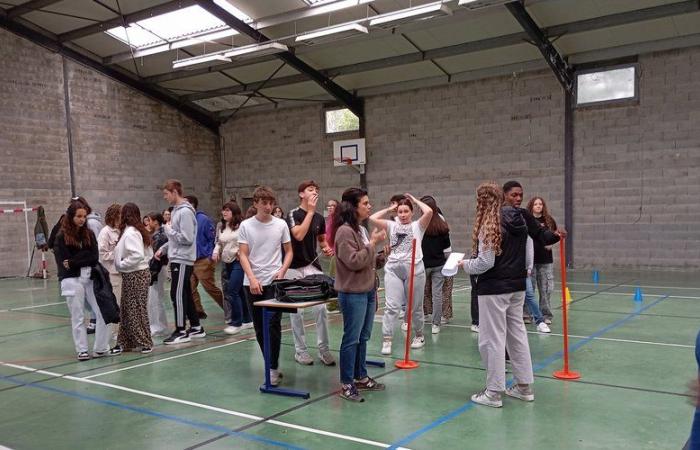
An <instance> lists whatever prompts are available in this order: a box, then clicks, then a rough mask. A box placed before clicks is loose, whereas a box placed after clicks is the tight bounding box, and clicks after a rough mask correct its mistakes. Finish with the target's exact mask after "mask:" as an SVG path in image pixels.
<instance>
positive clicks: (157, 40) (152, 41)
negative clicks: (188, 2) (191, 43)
mask: <svg viewBox="0 0 700 450" xmlns="http://www.w3.org/2000/svg"><path fill="white" fill-rule="evenodd" d="M217 3H219V4H220V6H221V7H222V8H224V9H226V10H227V11H228V12H229V13H230V14H232V15H234V16H235V17H237V18H239V19H241V20H243V21H244V22H252V20H253V19H251V18H250V17H249V16H248V15H246V14H245V13H243V12H242V11H240V10H239V9H238V8H236V7H234V6H233V5H231V4H230V3H228V2H226V1H225V0H219V1H217ZM223 30H230V29H229V27H228V26H227V25H226V24H225V23H224V22H222V21H221V20H219V19H218V18H216V17H214V16H213V15H211V14H209V13H208V12H207V11H206V10H204V9H203V8H201V7H199V6H197V5H193V6H189V7H187V8H182V9H178V10H177V11H172V12H169V13H166V14H161V15H159V16H156V17H150V18H148V19H144V20H141V21H138V22H135V23H132V24H129V26H128V28H126V29H125V28H124V27H116V28H112V29H110V30H107V32H106V33H107V34H109V35H110V36H112V37H114V38H116V39H119V40H120V41H122V42H124V43H126V44H129V45H131V46H132V47H134V48H137V49H141V48H144V47H150V46H152V45H157V44H164V43H166V42H173V41H178V40H182V39H187V38H191V37H195V36H200V35H206V34H209V33H215V32H220V31H223Z"/></svg>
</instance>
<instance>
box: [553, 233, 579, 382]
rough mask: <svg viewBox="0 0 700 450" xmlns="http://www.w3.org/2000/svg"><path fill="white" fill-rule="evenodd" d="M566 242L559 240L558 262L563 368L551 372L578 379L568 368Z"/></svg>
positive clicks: (562, 378)
mask: <svg viewBox="0 0 700 450" xmlns="http://www.w3.org/2000/svg"><path fill="white" fill-rule="evenodd" d="M565 244H566V243H565V242H564V239H562V240H561V241H560V242H559V264H560V265H561V311H562V316H561V317H562V329H563V331H562V334H563V335H564V369H563V370H557V371H555V372H554V373H553V375H554V378H559V379H560V380H578V379H579V378H581V374H580V373H578V372H576V371H572V370H569V316H568V310H569V305H568V304H567V302H566V248H565V247H566V245H565Z"/></svg>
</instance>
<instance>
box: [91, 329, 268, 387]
mask: <svg viewBox="0 0 700 450" xmlns="http://www.w3.org/2000/svg"><path fill="white" fill-rule="evenodd" d="M254 340H255V337H250V338H247V339H242V340H240V341H234V342H227V343H226V344H221V345H215V346H213V347H207V348H203V349H201V350H195V351H193V352H187V353H181V354H179V355H175V356H168V357H167V358H160V359H155V360H153V361H148V362H145V363H141V364H134V365H133V366H129V367H122V368H121V369H115V370H110V371H109V372H100V373H96V374H95V375H90V376H87V377H82V379H83V380H89V379H92V378H97V377H101V376H104V375H111V374H113V373H117V372H123V371H125V370H131V369H136V368H138V367H144V366H150V365H153V364H158V363H161V362H165V361H170V360H173V359H178V358H183V357H185V356H190V355H196V354H197V353H204V352H208V351H210V350H216V349H219V348H224V347H230V346H232V345H236V344H240V343H243V342H250V341H254Z"/></svg>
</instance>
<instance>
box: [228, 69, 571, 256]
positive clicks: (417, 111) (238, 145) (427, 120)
mask: <svg viewBox="0 0 700 450" xmlns="http://www.w3.org/2000/svg"><path fill="white" fill-rule="evenodd" d="M562 103H563V97H562V96H561V94H560V93H559V91H558V90H557V84H556V81H555V80H554V79H553V78H552V77H551V76H549V74H547V73H535V74H528V75H526V76H524V77H519V78H517V79H511V78H499V79H491V80H483V81H479V82H474V83H462V84H455V85H452V86H442V87H436V88H431V89H424V90H418V91H409V92H404V93H399V94H392V95H386V96H377V97H371V98H368V99H367V100H366V106H365V108H366V112H367V121H366V122H367V129H366V139H367V158H368V165H367V183H368V187H369V190H370V199H371V200H372V203H373V205H374V207H375V208H377V209H378V208H382V207H384V206H385V205H386V204H388V200H389V198H390V197H391V196H392V195H393V194H396V193H403V192H411V193H412V194H414V195H416V196H421V195H425V194H431V195H433V196H435V198H436V199H437V201H438V204H439V206H440V208H441V209H442V210H443V212H444V213H445V215H446V217H447V218H448V221H449V223H450V224H451V227H452V230H453V231H452V236H453V241H454V245H453V247H454V248H456V249H464V248H466V247H467V246H469V245H471V244H470V243H469V242H468V240H469V236H470V235H471V231H469V230H468V229H469V227H471V225H472V223H471V220H472V215H473V210H474V192H475V190H476V187H477V186H478V185H479V183H480V182H482V181H485V180H496V181H498V182H500V183H502V182H504V181H507V180H508V179H511V178H517V179H518V180H520V181H521V182H522V183H523V184H524V186H525V188H526V195H535V194H539V195H543V196H544V197H545V198H547V199H548V200H549V201H550V203H551V206H552V209H553V210H554V212H555V214H557V215H558V216H559V217H563V212H562V204H563V203H562V202H563V176H562V175H561V169H560V168H561V167H563V147H562V145H561V142H563V131H562V130H563V122H562V121H563V116H562V115H561V114H560V110H561V106H560V105H561V104H562ZM222 134H223V135H224V136H225V138H226V141H227V144H226V167H227V176H226V185H227V191H228V192H229V193H230V194H234V193H236V194H238V195H243V196H244V195H245V193H250V192H252V189H253V187H254V185H255V184H270V185H271V186H272V187H274V188H275V189H276V190H277V191H278V192H279V193H280V195H279V197H280V204H281V206H282V207H283V209H285V211H288V210H289V208H290V207H291V206H294V205H296V202H297V201H296V186H297V184H298V183H299V181H300V180H302V179H305V178H314V179H316V180H318V181H319V182H320V183H321V185H322V187H323V197H324V198H323V200H324V201H325V199H327V198H329V197H340V194H341V193H342V191H343V190H344V189H345V188H347V187H349V186H357V185H359V175H358V174H357V172H353V171H352V169H350V168H345V167H342V168H334V167H333V166H332V149H333V141H334V140H338V139H346V138H348V137H353V136H352V135H350V136H341V137H325V136H324V135H323V121H322V112H321V109H320V108H319V107H318V106H307V107H303V108H294V109H281V110H277V111H273V112H264V113H256V114H248V115H242V116H240V117H237V118H236V119H235V120H233V121H231V122H229V123H227V124H226V125H225V126H224V127H222ZM528 155H529V156H528ZM533 155H534V157H533ZM562 220H563V219H562Z"/></svg>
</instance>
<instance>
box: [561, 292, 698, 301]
mask: <svg viewBox="0 0 700 450" xmlns="http://www.w3.org/2000/svg"><path fill="white" fill-rule="evenodd" d="M571 293H572V294H600V295H623V296H625V297H631V296H633V295H634V292H596V291H571ZM668 298H684V299H690V300H700V297H690V296H685V295H669V296H668ZM574 300H576V299H574Z"/></svg>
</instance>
